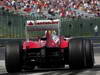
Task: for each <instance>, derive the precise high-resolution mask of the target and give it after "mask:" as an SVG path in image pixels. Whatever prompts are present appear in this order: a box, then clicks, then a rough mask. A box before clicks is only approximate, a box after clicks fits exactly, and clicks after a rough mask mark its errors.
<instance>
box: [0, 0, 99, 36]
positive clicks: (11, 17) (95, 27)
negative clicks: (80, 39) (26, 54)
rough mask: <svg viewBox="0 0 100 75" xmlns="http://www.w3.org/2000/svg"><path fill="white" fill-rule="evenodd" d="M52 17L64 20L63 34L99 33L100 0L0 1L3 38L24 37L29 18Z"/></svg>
mask: <svg viewBox="0 0 100 75" xmlns="http://www.w3.org/2000/svg"><path fill="white" fill-rule="evenodd" d="M51 18H59V19H60V20H61V28H60V30H61V35H64V36H89V37H91V36H100V0H0V38H25V32H24V29H25V23H26V21H27V20H43V19H51ZM43 34H44V33H43V32H36V33H35V32H33V33H30V37H33V35H34V36H37V35H43Z"/></svg>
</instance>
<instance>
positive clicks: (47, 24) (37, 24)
mask: <svg viewBox="0 0 100 75" xmlns="http://www.w3.org/2000/svg"><path fill="white" fill-rule="evenodd" d="M46 30H56V31H57V32H58V35H60V19H55V20H35V21H34V20H28V21H27V22H26V25H25V34H26V40H27V41H29V34H28V31H46Z"/></svg>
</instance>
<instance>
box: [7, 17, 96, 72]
mask: <svg viewBox="0 0 100 75" xmlns="http://www.w3.org/2000/svg"><path fill="white" fill-rule="evenodd" d="M59 28H60V20H59V19H56V20H36V21H32V20H29V21H27V23H26V26H25V34H26V40H25V41H22V43H19V42H8V44H7V45H6V51H5V64H6V69H7V72H18V71H21V69H25V70H27V69H28V70H33V69H34V67H35V66H38V67H39V68H61V67H64V66H65V65H69V67H70V69H82V68H92V67H93V65H94V52H93V44H92V42H91V40H89V39H84V38H71V37H70V38H67V37H64V36H61V35H60V29H59ZM43 30H44V31H45V35H44V37H41V38H38V39H34V40H30V39H29V34H28V32H29V31H43ZM56 30H57V33H58V35H56V34H55V33H56V32H55V31H56Z"/></svg>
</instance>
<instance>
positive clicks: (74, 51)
mask: <svg viewBox="0 0 100 75" xmlns="http://www.w3.org/2000/svg"><path fill="white" fill-rule="evenodd" d="M84 66H85V57H84V50H83V39H81V38H76V39H75V38H73V39H71V40H70V41H69V67H70V68H71V69H82V68H84Z"/></svg>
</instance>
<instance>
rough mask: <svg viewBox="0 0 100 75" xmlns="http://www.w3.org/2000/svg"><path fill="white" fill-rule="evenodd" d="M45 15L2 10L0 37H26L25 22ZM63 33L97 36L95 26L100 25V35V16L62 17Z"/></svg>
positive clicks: (99, 30) (39, 33)
mask: <svg viewBox="0 0 100 75" xmlns="http://www.w3.org/2000/svg"><path fill="white" fill-rule="evenodd" d="M42 19H46V18H45V17H31V16H22V15H19V14H11V13H9V12H7V11H3V10H0V38H25V32H24V30H25V23H26V21H27V20H42ZM60 20H61V28H60V29H61V30H60V31H61V32H60V33H61V35H64V36H95V34H96V32H95V30H94V28H95V26H98V33H97V35H96V36H100V18H68V17H67V18H60ZM30 34H31V37H32V36H37V35H43V34H44V33H43V32H33V33H30Z"/></svg>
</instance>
